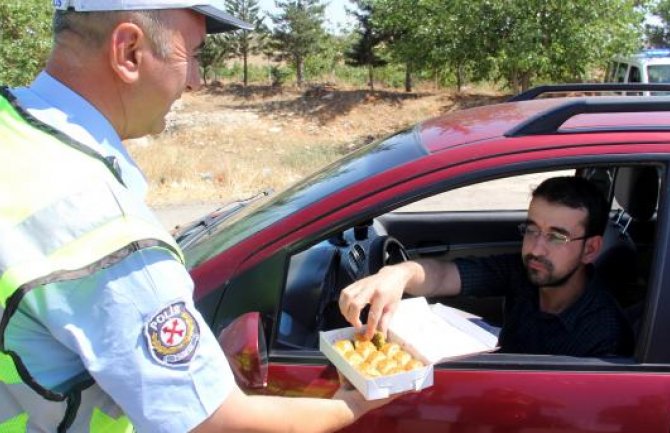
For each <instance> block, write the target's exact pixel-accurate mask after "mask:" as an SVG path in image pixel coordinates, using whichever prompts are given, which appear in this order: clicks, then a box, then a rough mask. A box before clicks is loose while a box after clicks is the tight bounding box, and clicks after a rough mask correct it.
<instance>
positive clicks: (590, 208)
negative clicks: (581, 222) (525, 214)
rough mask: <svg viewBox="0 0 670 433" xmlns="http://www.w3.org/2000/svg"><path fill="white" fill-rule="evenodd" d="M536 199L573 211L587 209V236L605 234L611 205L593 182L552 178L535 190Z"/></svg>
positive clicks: (573, 178)
mask: <svg viewBox="0 0 670 433" xmlns="http://www.w3.org/2000/svg"><path fill="white" fill-rule="evenodd" d="M535 197H540V198H543V199H545V200H546V201H548V202H549V203H555V204H560V205H563V206H567V207H570V208H572V209H585V210H586V212H587V213H588V218H587V220H586V227H585V228H586V233H585V235H586V236H596V235H598V236H602V235H603V233H604V232H605V226H606V225H607V217H608V211H609V205H608V203H607V200H606V199H605V196H604V194H603V193H602V192H601V191H600V189H598V187H597V186H596V185H595V184H594V183H593V182H591V181H589V180H587V179H585V178H583V177H576V176H564V177H552V178H549V179H546V180H545V181H544V182H542V183H541V184H540V185H539V186H538V187H537V188H535V190H534V191H533V198H535Z"/></svg>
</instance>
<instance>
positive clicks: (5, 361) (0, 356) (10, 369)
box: [0, 353, 23, 431]
mask: <svg viewBox="0 0 670 433" xmlns="http://www.w3.org/2000/svg"><path fill="white" fill-rule="evenodd" d="M0 382H4V383H6V384H8V385H15V384H17V383H22V382H23V380H21V376H19V372H18V371H16V365H14V360H13V359H12V357H11V356H9V355H7V354H6V353H0ZM0 431H1V430H0Z"/></svg>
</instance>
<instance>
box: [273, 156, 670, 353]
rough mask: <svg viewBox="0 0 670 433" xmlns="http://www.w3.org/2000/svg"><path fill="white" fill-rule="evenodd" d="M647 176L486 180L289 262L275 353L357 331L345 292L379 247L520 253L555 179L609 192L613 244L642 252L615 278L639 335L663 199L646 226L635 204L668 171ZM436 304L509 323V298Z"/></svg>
mask: <svg viewBox="0 0 670 433" xmlns="http://www.w3.org/2000/svg"><path fill="white" fill-rule="evenodd" d="M645 167H646V168H645V170H643V171H640V170H638V169H637V168H636V167H635V166H628V167H616V166H603V167H594V168H584V167H579V168H575V169H564V168H561V169H560V170H555V171H543V172H538V173H531V174H522V175H518V176H510V177H505V178H501V179H496V180H487V181H485V182H481V183H476V184H472V185H469V186H466V187H462V188H457V189H453V190H449V191H446V192H443V193H440V194H436V195H433V196H430V197H427V198H423V199H422V200H419V201H416V202H414V203H412V204H410V205H406V206H403V207H401V208H398V209H396V210H395V211H392V212H388V213H386V214H384V215H380V216H378V217H377V218H375V219H374V220H371V221H364V222H362V223H361V224H360V225H357V226H355V227H350V228H347V229H345V230H343V231H341V232H338V233H336V234H334V235H333V236H331V237H330V238H328V239H324V240H321V241H319V242H316V243H315V244H314V245H312V246H311V247H310V248H308V249H306V250H303V251H299V252H296V253H295V254H293V255H292V256H291V257H290V259H289V265H288V271H287V278H286V282H285V290H284V296H283V299H282V303H281V307H280V309H281V311H280V313H279V317H278V330H277V332H276V334H275V336H276V338H275V343H274V347H275V348H276V349H279V350H318V332H319V331H323V330H329V329H335V328H339V327H344V326H349V325H348V324H347V323H346V322H345V321H344V319H343V318H342V316H341V315H340V313H339V309H338V305H337V299H338V297H339V292H340V291H341V290H342V289H343V288H344V287H346V286H347V285H348V284H351V283H352V282H353V281H355V280H357V279H359V278H362V277H364V276H365V275H366V272H368V271H369V270H370V261H371V257H372V256H374V255H375V253H376V252H375V251H373V249H374V248H373V245H374V244H375V240H376V239H378V238H380V237H385V236H392V237H394V238H396V239H398V240H399V241H400V243H401V244H402V245H404V247H405V248H406V250H407V251H408V254H409V256H410V258H419V257H437V258H442V259H445V260H452V259H454V258H457V257H467V256H472V255H474V256H478V255H479V256H481V255H489V254H499V253H511V252H514V253H520V248H521V237H520V236H519V233H518V231H517V226H518V224H519V223H520V222H523V221H524V220H525V218H526V210H527V207H528V203H529V201H530V194H531V191H532V189H533V188H535V187H536V186H537V185H538V184H539V183H541V182H542V181H543V180H544V179H546V178H548V177H554V176H574V175H578V176H586V177H589V178H591V179H592V180H593V181H594V182H595V183H597V184H598V185H599V186H600V187H601V189H602V191H603V193H604V194H606V195H607V197H608V199H609V200H610V202H611V205H612V211H611V218H612V224H611V225H612V227H613V230H614V231H613V232H612V233H610V234H608V236H610V237H614V238H616V239H619V238H621V237H622V236H623V237H626V238H627V239H629V241H630V243H631V245H632V246H633V249H632V250H629V251H628V252H630V251H634V255H633V256H627V257H625V260H627V262H626V264H624V265H622V264H621V263H618V262H617V260H620V259H614V260H613V261H612V262H611V263H610V264H609V265H608V266H609V270H608V271H607V272H612V273H613V276H612V278H613V279H614V280H618V281H620V282H621V283H622V284H619V285H618V286H617V289H616V291H615V292H616V293H614V295H615V298H616V299H617V301H618V302H619V303H620V305H621V308H622V309H624V310H625V312H626V314H627V317H629V318H630V321H631V324H632V325H633V326H634V327H635V332H636V334H638V335H639V333H640V329H641V325H642V323H643V320H644V310H645V307H644V306H645V301H646V294H647V284H648V281H649V277H650V275H649V273H650V268H651V260H652V257H653V247H654V233H655V224H656V208H657V206H658V204H657V199H658V192H656V193H654V194H656V195H655V196H654V197H653V200H652V199H651V198H648V201H650V204H648V205H647V207H649V206H652V205H653V207H654V209H653V212H651V213H648V214H647V215H644V216H643V218H642V217H641V215H631V214H629V213H628V209H629V207H630V206H631V202H630V197H631V196H634V195H636V194H637V195H639V191H640V190H639V188H646V186H644V185H643V184H642V183H640V184H639V185H633V183H635V182H637V181H636V180H634V179H637V178H636V176H640V173H643V172H644V174H643V176H649V177H653V178H654V179H655V181H656V182H657V188H659V190H662V189H660V179H662V169H661V168H660V166H654V165H648V166H645ZM617 176H619V179H622V181H621V182H623V180H625V181H626V182H629V183H631V182H632V183H631V185H630V187H629V188H628V189H627V191H628V192H627V195H626V197H627V198H626V197H623V196H622V195H621V194H623V193H620V194H619V196H617V194H615V189H616V188H615V186H616V185H615V183H616V181H617ZM626 179H627V180H626ZM645 182H647V184H648V183H649V182H651V181H650V180H649V179H647V180H646V181H645ZM622 189H626V188H622ZM657 191H658V190H657ZM646 195H647V197H649V194H646ZM622 197H623V198H622ZM651 201H653V204H652V203H651ZM622 271H623V272H622ZM628 271H630V272H628ZM431 301H439V302H442V303H444V304H447V305H450V306H453V307H456V308H460V309H462V310H465V311H468V312H470V313H472V314H475V315H478V316H480V317H482V319H483V320H484V321H485V322H486V323H488V324H489V325H491V326H501V325H502V322H503V299H502V298H496V297H488V298H478V299H472V298H465V297H454V298H440V299H432V300H431ZM491 356H496V354H495V353H493V354H484V355H480V356H479V357H478V359H480V358H481V357H491ZM556 359H559V358H558V357H557V358H556ZM570 362H574V360H572V361H570Z"/></svg>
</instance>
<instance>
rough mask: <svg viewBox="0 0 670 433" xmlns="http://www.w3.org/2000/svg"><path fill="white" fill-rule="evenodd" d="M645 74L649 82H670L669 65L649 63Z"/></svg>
mask: <svg viewBox="0 0 670 433" xmlns="http://www.w3.org/2000/svg"><path fill="white" fill-rule="evenodd" d="M647 75H648V76H649V82H650V83H670V65H649V66H647Z"/></svg>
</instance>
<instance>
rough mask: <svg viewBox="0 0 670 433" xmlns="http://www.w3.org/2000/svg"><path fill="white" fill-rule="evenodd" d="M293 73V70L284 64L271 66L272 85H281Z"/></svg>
mask: <svg viewBox="0 0 670 433" xmlns="http://www.w3.org/2000/svg"><path fill="white" fill-rule="evenodd" d="M291 75H292V73H291V70H290V69H288V68H285V67H283V66H276V65H275V66H271V67H270V78H271V80H272V87H281V86H283V85H284V83H285V82H286V80H287V79H288V78H289V77H290V76H291Z"/></svg>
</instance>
